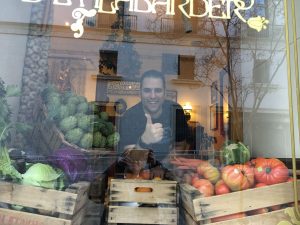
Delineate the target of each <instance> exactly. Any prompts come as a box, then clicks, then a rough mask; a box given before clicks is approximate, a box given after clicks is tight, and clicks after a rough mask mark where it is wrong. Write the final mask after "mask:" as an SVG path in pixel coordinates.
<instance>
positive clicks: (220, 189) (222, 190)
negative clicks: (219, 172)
mask: <svg viewBox="0 0 300 225" xmlns="http://www.w3.org/2000/svg"><path fill="white" fill-rule="evenodd" d="M215 192H216V195H223V194H227V193H230V189H229V187H228V186H227V185H226V184H225V182H224V181H223V180H219V181H218V182H217V183H216V185H215Z"/></svg>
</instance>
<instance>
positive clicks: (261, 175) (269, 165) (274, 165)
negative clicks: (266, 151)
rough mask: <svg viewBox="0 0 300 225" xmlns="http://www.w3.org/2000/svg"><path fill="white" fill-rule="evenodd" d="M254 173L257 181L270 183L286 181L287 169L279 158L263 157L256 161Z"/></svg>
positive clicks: (287, 176)
mask: <svg viewBox="0 0 300 225" xmlns="http://www.w3.org/2000/svg"><path fill="white" fill-rule="evenodd" d="M254 175H255V179H256V181H257V182H260V183H265V184H267V185H271V184H278V183H283V182H286V181H287V179H288V178H289V170H288V168H287V167H286V166H285V165H284V163H283V162H281V161H280V160H279V159H275V158H272V159H264V160H259V161H257V162H256V165H255V169H254Z"/></svg>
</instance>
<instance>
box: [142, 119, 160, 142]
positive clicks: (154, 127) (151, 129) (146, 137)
mask: <svg viewBox="0 0 300 225" xmlns="http://www.w3.org/2000/svg"><path fill="white" fill-rule="evenodd" d="M145 116H146V119H147V122H146V127H145V131H144V133H143V134H142V136H141V141H142V142H143V143H145V144H147V145H149V144H154V143H157V142H160V141H161V140H162V138H163V133H164V130H163V127H162V124H161V123H154V124H153V122H152V118H151V116H150V115H149V114H145Z"/></svg>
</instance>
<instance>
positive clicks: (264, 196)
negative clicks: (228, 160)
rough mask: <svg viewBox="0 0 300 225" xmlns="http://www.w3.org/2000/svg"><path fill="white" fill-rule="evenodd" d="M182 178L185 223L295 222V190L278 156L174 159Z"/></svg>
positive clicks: (254, 224)
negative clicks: (219, 160)
mask: <svg viewBox="0 0 300 225" xmlns="http://www.w3.org/2000/svg"><path fill="white" fill-rule="evenodd" d="M172 163H173V164H174V165H175V169H174V170H175V173H176V174H177V179H178V181H179V182H180V185H179V186H180V214H181V216H182V217H183V218H184V219H185V221H186V222H185V223H186V224H189V225H191V224H193V225H199V224H216V225H217V224H218V225H221V224H222V225H229V224H230V225H232V224H233V225H235V224H237V225H239V224H241V225H242V224H247V225H260V224H261V225H262V224H264V225H266V224H267V225H277V224H279V223H280V222H281V221H286V223H285V224H294V221H295V220H296V217H295V214H294V211H293V208H292V206H293V202H294V196H295V194H297V192H298V196H300V181H296V182H297V188H294V186H293V184H294V181H293V178H292V177H290V174H289V170H288V168H287V167H286V165H285V164H284V163H283V162H282V161H280V160H279V159H276V158H256V159H253V160H251V161H249V160H246V161H244V162H243V163H242V162H239V163H237V162H236V163H234V164H232V165H231V164H228V165H218V166H215V165H212V164H211V163H210V162H208V161H205V160H198V159H187V158H183V157H178V158H174V159H173V161H172Z"/></svg>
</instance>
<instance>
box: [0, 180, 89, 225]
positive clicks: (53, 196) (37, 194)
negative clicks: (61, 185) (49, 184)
mask: <svg viewBox="0 0 300 225" xmlns="http://www.w3.org/2000/svg"><path fill="white" fill-rule="evenodd" d="M88 189H89V183H88V182H78V183H74V184H72V185H70V186H69V187H68V188H67V189H66V190H65V191H59V190H55V189H46V188H43V187H36V186H31V185H26V184H17V183H12V182H4V181H1V182H0V224H1V225H21V224H22V225H25V224H32V225H33V224H34V225H48V224H51V225H81V223H82V219H83V218H84V216H85V205H86V203H87V201H88Z"/></svg>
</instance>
